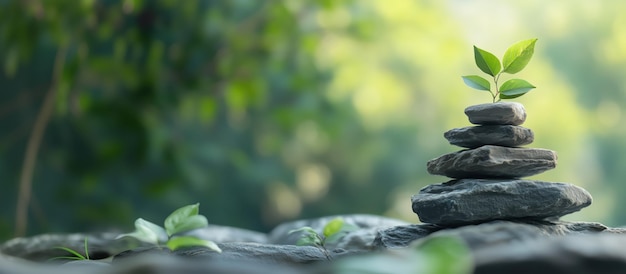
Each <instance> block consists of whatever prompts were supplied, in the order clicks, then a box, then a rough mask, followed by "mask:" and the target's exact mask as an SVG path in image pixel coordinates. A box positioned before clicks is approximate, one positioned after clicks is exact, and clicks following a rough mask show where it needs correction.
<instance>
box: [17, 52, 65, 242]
mask: <svg viewBox="0 0 626 274" xmlns="http://www.w3.org/2000/svg"><path fill="white" fill-rule="evenodd" d="M68 44H69V43H68ZM67 48H68V46H67V44H66V45H63V46H61V47H59V49H58V50H57V54H56V57H55V60H54V67H53V70H52V81H51V83H50V89H49V90H48V93H47V94H46V97H45V99H44V101H43V104H42V105H41V109H40V110H39V114H38V115H37V120H35V124H34V125H33V131H32V133H31V135H30V138H29V139H28V143H27V144H26V152H25V156H24V164H23V165H22V172H21V174H20V182H19V192H18V196H17V206H16V208H17V209H16V212H15V237H20V236H24V234H25V233H26V226H27V222H28V205H29V204H30V198H31V190H32V183H33V182H32V181H33V173H34V171H35V163H36V161H37V154H38V152H39V146H40V145H41V140H42V139H43V135H44V131H45V129H46V126H47V125H48V121H49V120H50V116H51V115H52V110H53V109H54V102H55V101H56V97H57V93H58V87H59V79H60V78H61V75H62V72H63V67H64V66H65V56H66V55H67Z"/></svg>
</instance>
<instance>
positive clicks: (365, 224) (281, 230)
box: [269, 214, 408, 250]
mask: <svg viewBox="0 0 626 274" xmlns="http://www.w3.org/2000/svg"><path fill="white" fill-rule="evenodd" d="M337 217H339V218H341V219H342V220H343V221H344V222H345V223H347V224H350V225H353V226H356V227H359V228H360V229H359V230H357V231H354V232H350V233H348V234H347V235H345V236H343V237H342V238H341V239H339V241H337V242H336V243H329V244H328V247H329V248H342V249H346V250H367V249H371V248H370V247H371V243H372V241H374V237H375V236H376V231H377V230H379V229H384V228H388V227H392V226H398V225H405V224H408V223H406V222H404V221H400V220H396V219H391V218H386V217H382V216H376V215H368V214H346V215H335V216H327V217H322V218H313V219H306V220H297V221H293V222H287V223H283V224H281V225H279V226H277V227H276V228H274V229H273V230H272V231H271V232H270V233H269V242H270V243H273V244H286V245H295V244H296V243H297V242H298V239H300V237H302V233H301V232H296V233H291V234H290V233H289V231H291V230H294V229H298V228H302V227H305V226H308V227H311V228H313V229H314V230H315V231H317V232H318V233H320V234H322V231H323V230H324V226H325V225H326V224H327V223H328V222H329V221H331V220H333V219H335V218H337Z"/></svg>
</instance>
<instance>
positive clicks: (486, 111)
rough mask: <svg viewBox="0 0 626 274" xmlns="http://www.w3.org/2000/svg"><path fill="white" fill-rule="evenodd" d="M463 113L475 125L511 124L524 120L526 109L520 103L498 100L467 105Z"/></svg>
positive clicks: (515, 124)
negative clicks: (496, 101)
mask: <svg viewBox="0 0 626 274" xmlns="http://www.w3.org/2000/svg"><path fill="white" fill-rule="evenodd" d="M465 115H467V117H468V118H469V121H470V123H472V124H475V125H513V126H519V125H521V124H523V123H524V121H526V110H525V109H524V106H523V105H522V104H520V103H515V102H498V103H487V104H480V105H473V106H469V107H467V108H466V109H465Z"/></svg>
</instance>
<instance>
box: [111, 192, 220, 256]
mask: <svg viewBox="0 0 626 274" xmlns="http://www.w3.org/2000/svg"><path fill="white" fill-rule="evenodd" d="M199 207H200V204H198V203H196V204H193V205H188V206H184V207H181V208H179V209H177V210H175V211H174V212H172V214H170V215H169V216H168V217H167V218H166V219H165V228H163V227H161V226H159V225H156V224H154V223H151V222H149V221H146V220H144V219H142V218H139V219H137V220H136V221H135V231H134V232H131V233H126V234H122V235H119V236H117V239H119V238H122V237H126V236H128V237H133V238H135V239H137V240H140V241H142V242H146V243H151V244H154V245H157V246H161V245H165V246H167V247H168V248H169V249H170V250H176V249H179V248H183V247H190V246H204V247H207V248H209V249H211V250H213V251H216V252H222V250H221V249H220V248H219V246H217V244H215V243H214V242H212V241H207V240H204V239H200V238H198V237H195V236H175V235H176V234H179V233H182V232H187V231H191V230H194V229H198V228H203V227H207V226H208V225H209V222H208V221H207V218H206V217H204V216H203V215H199V214H198V212H199Z"/></svg>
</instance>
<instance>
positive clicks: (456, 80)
mask: <svg viewBox="0 0 626 274" xmlns="http://www.w3.org/2000/svg"><path fill="white" fill-rule="evenodd" d="M574 2H575V3H577V4H571V3H570V2H559V1H556V2H554V3H552V2H551V3H550V4H548V3H544V2H540V1H538V0H532V1H519V2H511V3H498V4H494V3H493V2H489V1H482V0H476V1H460V0H456V1H455V0H449V1H429V0H419V1H417V0H398V1H394V2H393V4H390V3H387V2H386V1H366V2H363V1H349V0H346V1H335V0H316V1H251V0H232V1H217V0H209V1H194V0H185V1H174V0H155V1H141V0H125V1H112V0H111V1H107V0H101V1H97V0H80V1H76V0H55V1H37V0H30V1H18V0H0V65H1V66H2V73H0V151H2V155H3V157H2V158H0V178H2V180H3V181H2V192H1V193H0V199H1V200H2V201H3V206H2V207H0V214H1V215H0V216H1V217H0V238H8V237H10V236H11V235H12V233H13V227H14V219H15V204H16V193H17V188H18V185H17V184H18V181H19V175H20V170H21V168H22V164H23V159H24V151H25V147H26V142H27V140H28V137H29V135H30V134H31V129H32V125H33V123H34V120H35V117H36V116H37V113H38V112H39V109H40V108H41V104H42V101H43V98H44V97H45V94H46V93H47V92H48V90H49V89H50V85H55V87H54V88H57V90H58V93H57V96H56V98H55V102H54V103H55V108H54V111H53V115H52V117H51V119H50V122H49V123H48V125H47V127H46V131H45V135H44V138H43V142H42V146H41V148H40V151H39V156H38V158H37V165H36V168H35V173H34V179H33V199H32V201H31V207H30V210H29V227H28V229H29V230H28V234H34V233H41V232H51V231H86V230H91V229H106V228H109V227H122V228H124V229H126V230H128V229H130V228H131V225H132V220H134V219H136V218H138V217H142V218H145V219H147V220H158V219H159V218H160V216H163V215H164V214H166V213H167V212H170V211H171V210H172V209H174V208H178V207H180V206H182V205H185V204H189V203H195V202H200V203H201V204H202V209H201V210H202V212H204V214H205V215H206V216H207V217H208V219H209V221H210V222H211V223H215V224H222V225H231V226H238V227H244V228H249V229H256V230H260V231H267V230H269V229H271V228H272V227H273V226H275V225H276V224H278V223H280V222H282V221H284V220H288V219H293V218H303V217H313V216H322V215H332V214H342V213H373V214H385V215H388V216H393V217H400V218H405V219H407V220H410V221H416V220H417V219H416V217H415V215H414V214H413V213H412V212H411V209H410V200H409V197H410V195H411V194H413V193H415V192H417V191H418V190H419V189H420V188H421V187H422V186H425V185H427V184H431V183H438V182H443V181H445V180H446V179H445V178H441V177H435V176H430V175H428V174H427V173H426V171H425V163H426V161H427V160H429V159H431V158H434V157H437V156H438V155H439V154H442V153H445V152H451V151H454V150H457V148H454V147H452V146H449V145H448V144H447V142H446V141H445V139H443V137H442V133H443V132H444V131H446V130H448V129H450V128H452V127H461V126H467V125H468V122H467V119H466V118H465V117H464V115H463V114H462V111H463V108H464V107H466V106H468V105H470V104H474V103H482V102H481V101H480V99H474V98H476V97H477V96H475V94H474V92H475V91H471V90H469V89H468V88H466V87H464V86H463V82H462V80H461V79H460V77H459V76H460V75H461V74H462V73H465V72H467V71H471V70H472V69H473V59H472V58H471V56H472V55H471V54H472V47H471V45H472V44H480V45H484V46H485V47H487V48H490V49H491V48H496V49H497V48H498V47H499V48H500V49H502V50H501V51H497V50H495V51H494V53H496V54H500V53H502V52H503V51H504V49H505V46H506V45H509V44H511V43H512V42H514V41H518V40H520V39H522V38H525V37H538V38H539V40H540V41H541V46H538V47H537V49H536V52H535V57H534V58H533V61H532V62H531V63H530V64H529V65H528V67H527V68H526V69H525V71H524V75H522V76H521V77H526V76H529V77H528V78H532V79H534V80H533V84H535V85H536V86H537V89H536V90H535V91H533V92H536V93H543V94H541V95H540V94H537V95H536V96H529V98H522V99H520V100H519V101H520V102H522V103H523V104H524V105H525V106H526V109H527V111H528V113H529V118H528V120H527V123H526V124H525V126H527V127H529V128H531V129H533V130H534V131H535V135H536V142H535V143H534V144H532V145H531V146H533V147H545V148H550V149H554V150H556V151H557V152H558V153H559V161H560V162H559V167H558V168H557V169H556V170H555V171H551V172H549V173H546V174H545V175H540V176H538V177H537V178H538V179H545V180H551V181H565V182H571V183H574V184H577V185H581V186H583V187H585V188H587V189H589V190H590V191H591V193H592V195H593V196H594V197H595V200H594V205H593V206H592V207H590V208H589V209H588V210H587V211H586V212H587V213H585V210H583V212H581V214H582V215H579V218H582V219H585V220H588V221H604V222H608V223H609V224H620V223H621V224H623V223H626V213H624V212H623V211H621V210H619V208H622V207H623V206H626V199H617V197H618V196H619V195H618V193H620V192H622V193H623V192H624V191H626V184H623V183H622V181H623V180H622V178H624V177H626V174H625V173H626V169H624V168H622V167H623V166H624V164H625V163H626V157H624V156H623V155H626V153H623V152H626V144H625V143H624V142H622V141H621V140H623V139H624V137H626V128H625V127H623V126H621V125H623V123H624V115H622V107H621V106H623V105H624V104H625V103H626V82H625V81H626V80H624V79H626V78H624V77H623V75H624V72H625V71H624V67H626V54H624V52H626V43H625V42H624V41H626V38H625V37H626V36H624V35H625V34H624V32H623V31H621V28H620V26H623V25H624V24H623V23H625V22H624V19H622V18H623V17H620V16H619V13H618V12H617V11H619V10H623V8H625V7H624V5H626V4H622V3H621V2H618V1H614V2H611V1H607V2H606V3H604V2H602V3H600V2H599V3H596V4H592V3H588V1H582V0H575V1H574ZM594 3H595V2H594ZM578 4H579V5H578ZM537 6H541V7H544V9H542V10H541V12H539V13H538V12H537V10H536V9H535V8H536V7H537ZM590 6H591V7H590ZM620 8H622V9H620ZM484 10H498V12H494V13H492V14H495V15H494V17H486V16H483V15H480V14H481V12H483V11H484ZM500 11H505V12H500ZM529 18H533V19H532V20H529ZM489 20H492V21H489ZM493 20H495V21H497V22H506V24H505V23H503V24H493V22H494V21H493ZM485 29H489V32H485V31H483V30H485ZM487 34H488V36H486V35H487ZM60 51H62V52H64V51H66V57H65V58H64V59H63V61H64V66H63V68H62V71H61V74H60V76H59V77H58V78H59V79H56V81H53V80H54V79H52V78H53V77H54V76H53V63H54V59H55V56H57V55H58V53H59V52H60ZM535 79H536V80H535ZM563 136H567V137H566V138H564V137H563ZM616 190H617V191H616Z"/></svg>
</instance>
